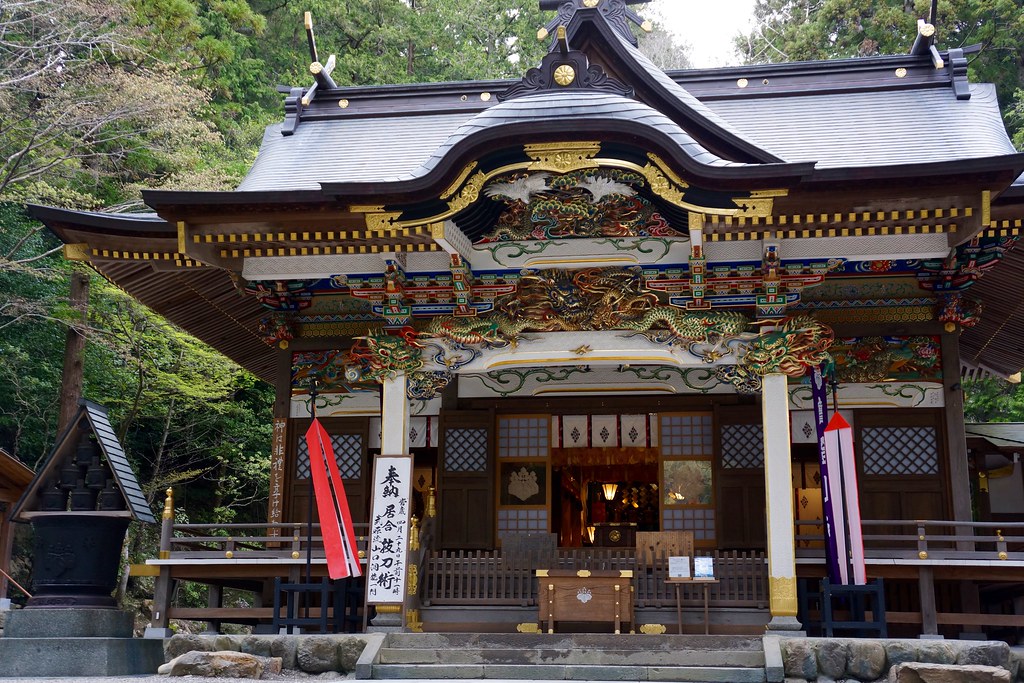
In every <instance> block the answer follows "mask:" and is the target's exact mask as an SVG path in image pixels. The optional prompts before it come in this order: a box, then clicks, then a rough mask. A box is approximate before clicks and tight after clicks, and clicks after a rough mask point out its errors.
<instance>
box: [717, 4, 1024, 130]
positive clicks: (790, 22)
mask: <svg viewBox="0 0 1024 683" xmlns="http://www.w3.org/2000/svg"><path fill="white" fill-rule="evenodd" d="M930 5H931V3H930V1H929V0H913V1H911V0H757V3H756V5H755V8H754V20H755V25H754V28H753V30H752V31H751V32H750V33H749V34H747V35H746V36H743V37H741V38H739V39H738V40H737V42H736V49H737V52H738V53H739V54H740V55H741V56H742V57H743V59H744V60H745V61H746V62H747V63H750V64H756V63H763V62H784V61H798V60H815V59H836V58H841V57H856V56H870V55H879V54H906V53H907V52H908V51H909V50H910V47H911V46H912V45H913V43H914V38H915V37H916V35H917V20H918V19H923V18H927V17H928V14H929V11H930ZM935 26H936V42H937V44H938V45H939V46H941V47H943V48H958V47H960V48H962V47H968V46H971V45H980V46H981V51H980V52H977V53H974V54H971V55H970V56H969V58H968V63H969V67H970V77H971V78H972V80H976V81H983V82H992V83H995V84H996V86H997V88H998V90H999V99H1000V101H1001V102H1003V103H1004V104H1005V105H1006V109H1005V111H1006V112H1007V113H1009V112H1011V111H1014V110H1015V109H1016V108H1017V107H1018V106H1019V102H1020V100H1021V93H1020V88H1021V87H1022V86H1024V2H1022V0H940V2H939V4H938V16H937V18H936V21H935ZM1010 123H1011V124H1012V125H1014V128H1013V131H1017V130H1019V129H1020V123H1019V122H1015V120H1011V121H1010ZM1018 144H1020V141H1019V140H1018Z"/></svg>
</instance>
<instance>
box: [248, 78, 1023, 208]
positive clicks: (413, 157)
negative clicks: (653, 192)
mask: <svg viewBox="0 0 1024 683" xmlns="http://www.w3.org/2000/svg"><path fill="white" fill-rule="evenodd" d="M659 73H660V72H659ZM666 80H668V81H669V82H670V83H671V84H672V86H674V88H675V89H677V90H680V91H682V93H680V95H679V96H680V97H683V96H686V93H685V91H684V90H683V89H682V88H681V87H679V86H678V85H676V84H675V83H674V82H672V81H671V79H668V77H666ZM666 87H667V86H666ZM971 92H972V97H971V99H969V100H958V99H956V97H955V95H954V93H953V91H952V90H951V89H950V88H947V87H943V88H926V89H912V90H888V91H873V92H872V91H868V92H844V93H827V94H820V95H804V96H792V95H791V96H787V97H778V98H772V97H764V98H744V99H736V100H728V99H717V100H714V101H712V102H709V103H708V104H707V105H706V106H705V105H701V107H703V108H705V109H706V110H708V111H709V112H711V115H713V116H714V117H715V118H716V119H719V120H723V121H725V122H726V124H727V125H728V126H729V128H730V130H734V131H738V132H739V133H740V134H742V136H743V137H744V138H745V139H747V140H750V141H752V142H753V143H754V144H757V145H760V146H761V147H763V148H764V149H766V150H769V151H771V152H772V153H774V154H776V155H778V156H779V157H781V158H782V159H784V160H785V161H787V162H808V161H810V162H817V167H818V168H822V169H826V168H859V167H877V166H890V165H901V164H913V163H927V162H940V161H955V160H960V159H972V158H983V157H992V156H1001V155H1006V154H1013V153H1014V148H1013V145H1012V144H1011V142H1010V140H1009V138H1008V136H1007V134H1006V130H1005V128H1004V127H1003V123H1002V119H1001V117H1000V112H999V106H998V102H997V101H996V97H995V88H994V86H992V85H990V84H971ZM698 104H699V103H698ZM581 116H586V117H587V118H588V120H591V121H593V120H604V121H607V122H608V123H609V124H612V125H621V124H623V123H626V124H628V125H631V126H637V127H648V128H650V129H653V130H657V131H659V132H661V133H664V134H666V135H668V136H669V137H671V138H672V139H674V140H675V141H676V142H677V143H678V144H679V145H680V147H681V148H682V149H684V150H685V151H686V152H687V153H688V154H689V155H690V156H691V157H692V158H693V159H695V160H696V161H698V162H700V163H702V164H706V165H710V166H733V165H737V164H736V163H735V162H731V161H728V160H725V159H722V158H720V157H718V156H716V155H714V154H712V153H711V152H709V151H708V150H706V149H705V148H704V147H702V146H701V145H700V144H698V143H697V142H696V141H695V140H694V139H693V138H692V137H691V136H690V135H689V134H688V133H687V132H686V131H685V130H683V129H682V128H681V127H680V126H679V125H677V124H676V123H674V122H673V121H671V120H669V119H668V117H666V116H665V115H663V114H661V113H660V112H657V111H655V110H654V109H652V108H650V107H648V106H647V105H645V104H643V103H641V102H637V101H635V100H629V99H626V98H623V97H620V96H617V95H610V94H604V93H593V92H581V91H573V92H565V93H555V94H552V93H547V94H541V95H531V96H528V97H521V98H517V99H514V100H510V101H508V102H504V103H501V104H497V105H494V106H492V107H490V108H488V109H486V110H484V111H483V112H480V113H478V114H475V115H474V114H471V113H458V114H431V115H422V116H415V115H409V114H406V115H402V116H394V117H380V118H368V119H354V118H342V119H327V120H315V121H304V122H303V123H302V124H301V125H300V126H299V127H298V129H297V130H296V132H295V134H294V135H292V136H282V135H281V134H280V126H279V125H274V126H271V127H270V128H268V129H267V132H266V135H265V136H264V141H263V146H262V147H261V149H260V153H259V156H258V158H257V160H256V163H255V164H253V167H252V169H251V171H250V172H249V175H248V176H247V177H246V179H245V180H244V181H243V182H242V184H241V185H240V186H239V188H238V189H239V190H249V191H253V190H257V191H270V190H303V189H308V190H315V189H318V188H319V187H320V183H344V182H375V181H376V182H380V181H390V180H401V179H408V178H410V177H416V176H419V175H422V174H424V173H426V172H427V171H428V170H429V169H431V168H433V167H434V166H435V165H436V164H437V163H438V161H439V160H440V159H441V157H442V156H443V155H444V154H445V153H446V152H447V151H448V150H449V149H451V147H452V146H453V145H455V144H456V143H457V142H459V141H461V140H463V139H465V138H467V137H469V136H470V135H472V134H473V133H474V132H476V131H480V130H483V129H485V128H489V127H492V126H499V125H507V124H510V123H516V122H519V123H523V122H539V121H550V120H554V119H558V118H574V117H581Z"/></svg>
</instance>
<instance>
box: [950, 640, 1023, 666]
mask: <svg viewBox="0 0 1024 683" xmlns="http://www.w3.org/2000/svg"><path fill="white" fill-rule="evenodd" d="M1009 661H1010V646H1009V645H1007V644H1006V643H1001V642H996V641H988V642H984V643H978V644H977V645H969V646H967V647H964V648H963V649H962V650H960V654H959V655H958V656H957V658H956V663H957V664H981V665H982V666H1002V667H1004V668H1005V667H1006V664H1007V663H1009Z"/></svg>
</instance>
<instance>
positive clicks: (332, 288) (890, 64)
mask: <svg viewBox="0 0 1024 683" xmlns="http://www.w3.org/2000/svg"><path fill="white" fill-rule="evenodd" d="M633 4H634V3H633V2H632V1H630V2H626V0H567V1H565V2H553V1H552V0H542V7H545V8H548V9H557V16H553V19H552V22H551V24H550V25H549V27H548V28H547V29H545V30H544V31H542V35H543V36H544V38H543V39H544V40H546V41H547V42H549V43H550V50H549V52H548V54H547V55H546V56H545V57H544V59H543V61H542V63H541V64H539V65H537V66H536V67H535V68H529V69H526V68H525V67H524V73H523V76H522V78H521V79H519V80H501V81H477V82H459V83H424V84H413V85H396V86H368V87H339V86H337V85H336V84H335V83H334V82H333V80H332V79H331V77H330V73H329V72H330V69H329V68H328V67H329V64H328V63H326V62H325V63H324V64H321V63H320V62H319V61H314V63H313V64H312V66H311V69H310V70H311V73H312V74H313V75H312V76H311V77H310V83H309V84H300V85H298V86H296V87H294V88H292V89H291V91H290V92H289V93H288V94H287V98H286V100H285V110H284V117H283V120H282V121H281V122H280V123H277V124H274V125H271V126H270V127H269V128H268V129H267V131H266V134H265V136H264V138H263V142H262V146H261V148H260V151H259V155H258V157H257V158H256V161H255V163H254V164H253V166H252V168H251V170H250V171H249V174H248V175H247V176H246V178H245V179H244V180H243V181H242V183H241V185H239V187H238V188H237V190H235V191H232V192H194V191H187V192H186V191H165V190H150V191H146V192H144V193H143V196H144V199H145V202H146V204H147V205H148V206H149V207H150V208H151V212H150V213H143V214H107V213H91V212H82V211H71V210H62V209H55V208H48V207H39V206H37V207H33V209H32V210H33V213H34V214H35V215H36V216H37V217H38V218H39V219H40V220H42V221H43V222H45V223H46V225H47V226H48V227H49V228H50V229H51V230H52V231H53V232H54V233H55V234H56V235H57V236H58V237H59V238H60V239H61V240H62V241H63V242H64V243H65V245H66V246H65V254H66V256H67V258H69V259H72V260H77V261H82V262H86V263H88V264H89V265H90V266H91V267H92V268H94V269H95V270H96V271H97V272H98V273H100V274H101V275H102V276H103V277H105V278H107V279H108V280H110V281H111V282H113V283H114V284H116V285H117V286H118V287H120V288H122V289H123V290H124V291H126V292H128V293H129V294H130V295H132V296H133V297H135V298H136V299H138V300H139V301H140V302H142V303H144V304H146V305H147V306H149V307H150V308H152V309H153V310H154V311H156V312H158V313H160V314H161V315H162V316H164V317H165V318H167V319H168V320H170V321H171V322H173V323H175V324H176V325H178V326H180V327H181V328H182V329H184V330H186V331H187V332H189V333H191V334H192V335H194V336H196V337H197V338H199V339H201V340H203V341H204V342H206V343H208V344H210V345H211V346H213V347H214V348H216V349H218V350H219V351H220V352H222V353H223V354H225V355H226V356H228V357H229V358H231V359H233V360H234V361H236V362H237V363H238V364H240V365H241V366H243V367H245V368H246V369H248V370H249V371H251V372H252V373H253V374H255V375H256V376H258V377H260V378H261V379H263V380H265V381H266V382H269V383H271V384H273V385H274V386H275V387H276V389H277V394H276V402H275V406H274V416H275V417H274V425H273V427H274V428H273V447H272V466H271V470H270V471H269V472H268V473H267V474H268V477H269V478H270V501H269V509H268V512H267V525H265V526H261V527H255V528H250V529H251V531H250V532H249V533H250V534H251V535H253V536H255V537H268V538H271V539H273V538H277V537H280V538H281V540H280V541H274V540H269V541H268V540H267V538H262V540H260V541H259V542H254V543H252V544H249V545H246V544H245V543H243V542H242V541H244V535H245V534H244V533H243V532H242V531H239V530H235V531H231V532H229V534H228V535H230V536H231V537H232V538H231V539H230V542H225V543H226V544H221V545H218V546H216V547H215V548H214V549H212V550H211V549H210V547H209V546H203V547H199V546H196V545H191V546H190V545H188V543H187V540H183V539H185V538H186V536H184V535H183V534H185V533H186V532H187V531H188V530H187V529H185V528H184V527H185V526H186V525H172V526H181V527H182V528H180V529H177V531H179V532H181V533H179V536H180V537H179V538H168V539H166V541H167V542H166V547H162V549H161V550H162V552H161V554H160V557H159V558H154V559H153V560H151V564H152V565H154V566H157V567H159V571H160V572H161V577H162V578H161V580H162V581H164V583H163V584H162V585H163V588H160V587H158V596H157V598H158V600H157V608H158V616H157V617H156V619H155V623H156V624H157V625H166V623H167V619H171V618H198V619H206V620H208V621H211V622H213V623H215V624H216V623H218V622H220V621H226V620H238V621H248V622H250V623H252V622H257V621H268V620H269V618H270V616H271V615H270V609H269V598H268V597H267V596H268V595H269V591H271V587H272V582H273V579H274V577H293V578H294V577H295V576H296V575H297V572H298V570H299V568H300V567H301V565H302V560H301V559H296V558H298V557H299V556H300V554H301V553H300V549H301V543H302V541H301V540H299V539H298V537H299V536H300V535H301V533H302V532H301V529H302V528H303V527H301V526H300V525H301V523H303V522H305V521H306V520H307V516H308V512H307V510H308V509H309V496H310V482H309V478H310V463H309V453H308V450H307V446H306V443H305V441H304V438H303V436H304V434H305V431H306V429H307V426H308V425H309V423H310V418H311V412H312V411H314V410H315V413H316V415H317V417H319V418H320V419H321V421H322V422H323V424H324V426H325V427H326V429H327V430H328V432H329V434H330V436H331V440H332V443H333V448H334V452H335V455H336V458H337V464H338V468H339V471H340V473H341V476H342V477H343V479H344V483H345V489H346V494H347V497H348V501H349V504H350V508H351V512H352V515H353V517H354V519H355V521H356V522H357V524H358V525H360V526H359V528H360V529H365V525H366V523H367V522H368V517H369V508H368V506H369V497H370V495H371V486H370V481H369V479H370V474H371V472H372V469H373V462H374V458H375V457H377V456H381V455H386V456H390V455H400V454H409V453H411V454H413V455H414V469H413V473H414V481H413V487H414V491H415V493H414V494H413V510H412V512H413V514H414V515H416V517H417V519H418V522H419V524H420V527H419V529H420V530H421V532H423V535H422V541H423V543H424V547H423V549H422V550H421V556H420V558H421V559H420V560H418V562H419V564H418V565H417V566H418V574H417V575H415V576H412V577H411V578H412V580H411V585H410V593H411V594H415V597H416V600H417V603H416V605H415V612H412V613H410V614H407V615H405V616H406V624H407V626H410V627H415V628H423V629H426V630H446V629H460V630H466V629H475V630H515V628H516V627H517V625H518V624H522V623H524V622H530V621H531V620H532V621H536V615H537V609H538V607H537V604H538V603H537V601H538V595H537V586H536V579H535V578H534V572H535V571H536V570H538V569H544V568H546V567H556V566H557V567H568V568H597V569H627V568H628V569H633V570H635V571H636V572H637V576H638V578H637V580H636V583H635V584H634V587H633V589H634V591H635V598H634V599H635V605H636V620H635V621H636V622H637V623H636V624H634V626H636V625H639V626H643V625H644V624H654V625H657V624H661V625H668V628H669V629H670V630H672V629H674V628H675V620H676V603H675V599H674V598H673V596H672V594H671V592H670V590H669V589H668V588H666V587H665V586H664V585H663V582H662V581H661V580H660V579H659V577H662V578H663V572H664V568H663V567H661V565H660V564H659V563H658V561H657V560H658V558H659V557H660V556H659V552H660V551H662V550H664V551H671V553H672V554H678V553H683V554H686V553H689V554H693V555H695V556H702V557H704V556H706V557H711V558H713V561H714V567H715V575H716V578H718V580H719V583H718V584H716V585H715V586H714V587H713V588H712V589H711V593H710V596H711V597H710V607H711V616H710V620H711V623H710V630H711V632H713V633H743V632H749V633H760V632H763V631H764V629H765V627H766V626H768V627H777V628H781V629H785V628H795V626H794V624H795V622H796V619H797V617H798V616H800V615H798V612H800V604H799V602H800V600H799V599H798V595H799V593H800V591H799V590H798V588H799V587H800V585H801V581H803V580H805V579H806V580H807V582H808V583H807V584H806V585H813V582H816V581H817V580H818V579H820V578H821V577H822V576H824V572H825V560H824V550H823V543H822V537H823V530H822V526H821V520H822V514H823V513H822V495H821V479H820V468H819V449H818V437H817V433H816V423H815V416H814V412H813V411H812V393H813V392H812V387H811V383H810V377H811V372H812V371H813V369H814V368H817V367H820V366H822V365H824V366H825V367H826V368H828V367H832V368H834V381H835V383H836V387H835V389H836V391H835V396H834V403H833V397H831V396H830V398H829V409H830V410H832V409H833V408H834V407H835V406H836V405H837V406H838V409H839V411H840V414H841V415H843V416H844V418H845V419H846V421H847V422H848V423H849V424H850V425H851V426H852V428H853V433H854V444H855V452H856V473H855V477H856V480H857V482H858V484H859V495H860V508H861V516H862V519H863V530H864V543H865V554H866V566H867V573H868V576H869V578H882V579H884V580H885V585H886V600H887V615H888V619H889V632H890V633H891V634H901V633H902V634H912V635H917V634H920V633H945V634H946V635H949V636H955V635H956V634H958V633H961V632H975V631H981V630H986V631H987V632H988V634H989V635H991V636H997V637H998V636H1000V635H1001V634H1004V633H1007V632H1012V631H1013V630H1014V629H1019V628H1021V627H1024V613H1022V612H1021V611H1018V607H1019V606H1020V605H1021V604H1022V600H1021V599H1020V597H1021V596H1022V594H1020V593H1019V576H1020V572H1021V571H1022V569H1024V551H1022V545H1021V544H1022V542H1024V533H1022V532H1024V523H1022V521H1021V520H1022V519H1024V518H1021V517H1019V516H1014V515H1009V516H1004V517H993V515H992V513H991V512H989V511H988V509H987V508H985V507H984V506H981V507H979V506H978V505H977V500H978V496H979V495H981V492H980V491H979V486H978V482H979V481H981V480H983V479H984V478H985V476H986V473H987V465H986V464H985V462H986V461H985V459H984V458H976V457H975V454H973V453H972V452H969V450H968V443H967V438H966V436H965V428H964V420H963V391H962V382H964V381H965V380H966V379H969V378H974V377H984V376H990V375H991V376H1000V377H1004V378H1012V379H1015V380H1017V381H1019V378H1020V370H1021V369H1022V367H1024V320H1022V318H1021V313H1020V310H1019V309H1020V301H1021V298H1022V296H1021V293H1020V292H1019V291H1018V290H1019V287H1020V279H1019V274H1020V273H1021V272H1022V271H1024V256H1022V255H1021V254H1020V253H1019V250H1015V249H1014V248H1013V247H1014V245H1015V243H1016V241H1017V239H1018V237H1019V234H1020V231H1021V221H1022V219H1024V176H1022V175H1021V174H1022V172H1024V155H1022V154H1018V153H1017V152H1016V151H1015V149H1014V147H1013V145H1012V144H1011V141H1010V139H1009V138H1008V136H1007V133H1006V129H1005V127H1004V125H1003V122H1002V119H1001V117H1000V109H999V103H998V102H997V101H996V91H995V87H994V86H993V85H991V84H987V83H972V82H969V81H968V79H967V53H969V52H970V49H969V48H968V49H967V50H961V49H952V50H942V49H940V46H935V45H933V44H932V38H930V37H928V36H926V35H925V33H928V32H927V31H924V32H923V33H922V37H921V38H920V39H919V41H918V42H917V43H915V47H914V49H913V50H912V53H910V54H904V55H897V56H883V57H865V58H856V59H842V60H832V61H821V62H802V63H786V64H771V65H757V66H741V67H729V68H720V69H708V70H684V71H669V72H664V71H662V70H660V69H658V68H657V67H656V66H654V64H652V62H651V61H650V60H649V59H648V58H647V57H645V56H644V55H643V54H642V53H641V52H640V51H639V50H638V48H637V40H636V37H635V35H634V31H637V30H639V27H638V26H636V24H637V23H638V22H639V21H640V19H639V17H638V16H637V15H636V14H635V13H634V11H633V9H631V6H632V5H633ZM926 26H927V25H926ZM908 47H909V46H908ZM828 376H829V373H828V371H826V378H828ZM314 384H315V389H316V394H315V405H314V401H313V400H312V398H311V389H312V388H313V385H314ZM1001 466H1005V463H1001ZM1014 467H1015V468H1019V467H1020V465H1019V463H1017V464H1014ZM847 476H849V473H847ZM1014 481H1016V483H1017V486H1018V487H1019V486H1020V478H1019V476H1018V477H1017V478H1016V479H1014ZM1021 493H1022V492H1021V491H1017V492H1016V494H1015V495H1016V496H1017V498H1019V497H1020V496H1021ZM1015 500H1016V498H1015ZM170 505H171V501H170V500H169V501H168V509H170ZM975 510H978V511H979V513H978V515H977V516H976V514H975ZM921 520H923V521H921ZM293 530H294V535H293ZM427 532H429V533H427ZM360 533H365V531H360ZM207 535H212V534H207ZM293 543H294V544H295V546H294V548H296V549H295V550H293V545H292V544H293ZM247 553H248V554H247ZM302 553H304V549H302ZM662 555H664V553H662ZM247 558H248V559H247ZM661 559H664V557H661ZM314 572H315V573H316V574H317V575H322V574H323V573H324V568H323V561H322V553H321V555H320V557H319V558H318V559H317V561H316V562H315V563H314ZM657 572H662V574H658V573H657ZM171 580H193V581H200V582H204V583H208V584H210V585H211V586H213V587H214V589H213V590H211V604H210V606H209V608H207V609H187V608H184V607H176V606H175V605H174V604H173V603H171V602H170V598H169V595H170V591H169V588H168V587H167V586H168V584H167V582H169V581H171ZM222 587H241V588H247V589H250V590H253V591H255V593H256V594H257V595H261V596H263V598H264V602H263V603H262V604H263V607H261V608H253V610H252V611H251V612H249V613H247V614H241V611H242V610H238V609H235V610H233V611H232V610H228V609H226V608H223V607H222V605H220V604H219V602H218V600H219V595H220V588H222ZM161 591H163V592H161ZM1015 591H1017V592H1015ZM214 596H216V599H214ZM687 600H690V601H697V600H699V595H698V594H697V593H694V594H693V595H690V596H688V597H687ZM694 604H696V603H695V602H694ZM161 607H162V608H163V609H160V608H161ZM481 608H486V609H481ZM407 609H410V610H412V609H413V607H411V606H407ZM688 627H689V626H688Z"/></svg>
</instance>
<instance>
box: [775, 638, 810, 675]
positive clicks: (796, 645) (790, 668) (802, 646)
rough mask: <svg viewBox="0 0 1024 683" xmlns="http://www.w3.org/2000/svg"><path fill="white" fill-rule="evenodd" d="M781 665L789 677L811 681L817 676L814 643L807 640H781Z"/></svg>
mask: <svg viewBox="0 0 1024 683" xmlns="http://www.w3.org/2000/svg"><path fill="white" fill-rule="evenodd" d="M782 666H783V669H784V670H785V672H786V676H787V677H789V678H798V679H802V680H805V681H813V680H814V679H816V678H817V677H818V662H817V658H816V657H815V655H814V644H813V643H812V642H811V641H808V640H784V641H782Z"/></svg>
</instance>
